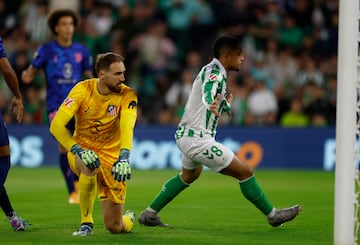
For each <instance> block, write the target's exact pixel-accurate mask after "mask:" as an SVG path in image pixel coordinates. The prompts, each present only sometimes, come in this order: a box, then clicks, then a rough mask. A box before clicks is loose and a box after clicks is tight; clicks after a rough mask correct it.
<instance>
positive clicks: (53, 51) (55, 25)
mask: <svg viewBox="0 0 360 245" xmlns="http://www.w3.org/2000/svg"><path fill="white" fill-rule="evenodd" d="M48 25H49V28H50V30H51V32H52V34H53V35H54V36H55V39H54V40H52V41H50V42H48V43H46V44H43V45H41V46H40V47H39V48H38V50H37V51H36V53H35V54H34V58H33V60H32V62H31V64H30V66H29V67H28V69H26V70H25V71H23V73H22V81H23V82H24V83H31V81H32V80H33V79H34V78H35V75H36V73H37V72H38V70H40V69H43V70H44V73H45V78H46V110H47V114H48V119H49V122H51V120H52V119H53V118H54V116H55V114H56V112H57V109H58V108H59V106H60V104H61V103H62V101H63V100H64V99H65V97H66V95H67V94H68V93H69V91H70V90H71V88H72V87H73V86H74V85H75V84H76V83H77V82H79V81H80V80H82V79H83V78H84V77H85V78H90V77H92V59H91V56H90V52H89V50H88V49H87V48H86V47H85V46H84V45H82V44H80V43H76V42H73V40H72V38H73V34H74V31H75V28H76V27H77V25H78V16H77V15H76V14H75V12H73V11H72V10H69V9H59V10H55V11H54V12H52V13H51V14H50V15H49V17H48ZM73 124H74V122H73V121H71V122H70V123H69V125H68V128H69V130H70V131H73V130H74V129H73V127H74V125H73ZM59 152H60V154H59V163H60V168H61V171H62V173H63V176H64V178H65V181H66V186H67V189H68V193H69V199H68V201H69V203H70V204H78V203H79V194H78V192H77V181H78V179H77V177H76V176H75V175H74V173H73V172H72V171H71V169H70V167H69V164H68V161H67V157H66V150H65V148H64V147H62V146H61V145H59Z"/></svg>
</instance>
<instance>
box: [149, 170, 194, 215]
mask: <svg viewBox="0 0 360 245" xmlns="http://www.w3.org/2000/svg"><path fill="white" fill-rule="evenodd" d="M188 186H189V185H188V184H185V183H184V182H183V181H182V180H181V178H180V175H179V174H178V175H176V176H174V177H173V178H171V179H169V180H168V181H167V182H166V183H165V184H164V186H163V187H162V189H161V191H160V192H159V194H158V195H157V196H156V197H155V199H154V200H153V201H152V203H151V204H150V206H149V207H150V208H152V209H154V210H156V211H157V212H159V211H160V210H161V209H162V208H163V207H165V206H166V205H167V204H168V203H169V202H170V201H171V200H172V199H174V197H176V196H177V195H178V194H179V193H180V192H181V191H182V190H184V189H185V188H186V187H188Z"/></svg>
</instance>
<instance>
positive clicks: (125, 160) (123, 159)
mask: <svg viewBox="0 0 360 245" xmlns="http://www.w3.org/2000/svg"><path fill="white" fill-rule="evenodd" d="M129 157H130V151H129V150H128V149H121V150H120V156H119V159H118V160H117V161H116V162H115V163H114V164H113V166H112V171H111V173H112V175H113V176H114V179H115V180H117V181H119V182H124V181H126V179H130V178H131V167H130V164H129Z"/></svg>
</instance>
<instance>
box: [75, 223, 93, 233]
mask: <svg viewBox="0 0 360 245" xmlns="http://www.w3.org/2000/svg"><path fill="white" fill-rule="evenodd" d="M92 230H93V227H92V224H91V223H88V224H81V225H80V228H79V230H77V231H74V232H73V234H72V235H73V236H88V235H91V234H92Z"/></svg>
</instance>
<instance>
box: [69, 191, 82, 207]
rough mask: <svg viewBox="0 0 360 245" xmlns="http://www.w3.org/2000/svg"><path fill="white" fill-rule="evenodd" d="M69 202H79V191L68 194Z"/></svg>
mask: <svg viewBox="0 0 360 245" xmlns="http://www.w3.org/2000/svg"><path fill="white" fill-rule="evenodd" d="M69 203H70V204H79V203H80V195H79V192H76V191H74V192H71V193H70V195H69Z"/></svg>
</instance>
